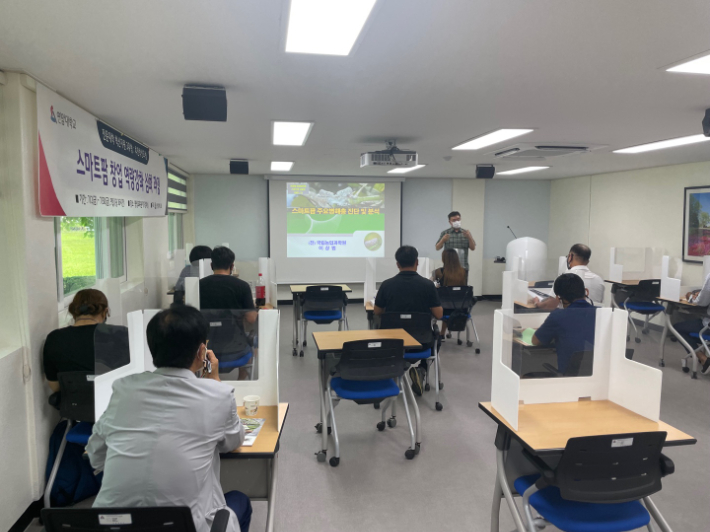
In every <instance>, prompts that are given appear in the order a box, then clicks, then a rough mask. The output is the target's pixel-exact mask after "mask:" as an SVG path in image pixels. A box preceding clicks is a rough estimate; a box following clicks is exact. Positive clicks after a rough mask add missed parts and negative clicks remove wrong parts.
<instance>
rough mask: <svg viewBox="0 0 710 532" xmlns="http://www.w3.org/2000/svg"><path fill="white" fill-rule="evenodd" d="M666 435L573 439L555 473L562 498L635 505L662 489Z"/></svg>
mask: <svg viewBox="0 0 710 532" xmlns="http://www.w3.org/2000/svg"><path fill="white" fill-rule="evenodd" d="M665 440H666V433H665V432H637V433H632V434H614V435H606V436H588V437H584V438H570V439H569V440H568V441H567V446H566V447H565V450H564V453H562V458H561V459H560V462H559V464H558V465H557V468H556V470H555V482H554V483H555V485H556V486H557V487H558V488H559V489H560V494H561V495H562V498H564V499H568V500H572V501H580V502H594V503H620V502H628V501H635V500H638V499H640V498H642V497H646V496H648V495H651V494H653V493H656V492H657V491H660V489H661V477H662V476H663V472H662V470H661V464H660V459H661V450H662V449H663V443H664V442H665Z"/></svg>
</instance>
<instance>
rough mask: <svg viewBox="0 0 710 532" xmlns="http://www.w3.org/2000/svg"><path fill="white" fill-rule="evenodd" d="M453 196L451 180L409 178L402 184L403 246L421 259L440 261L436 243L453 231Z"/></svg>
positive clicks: (439, 252)
mask: <svg viewBox="0 0 710 532" xmlns="http://www.w3.org/2000/svg"><path fill="white" fill-rule="evenodd" d="M452 194H453V181H452V180H451V179H407V180H406V181H405V182H404V183H402V244H408V245H410V246H414V247H416V248H417V250H418V251H419V254H420V255H421V256H423V257H430V258H432V259H435V262H437V263H438V262H440V258H441V251H436V243H437V241H438V240H439V235H440V234H441V232H442V231H443V230H444V229H448V228H449V222H448V219H447V215H448V214H449V213H450V212H451V211H452V210H453V209H452V207H451V205H452ZM466 227H468V226H466Z"/></svg>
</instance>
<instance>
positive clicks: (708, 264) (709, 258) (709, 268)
mask: <svg viewBox="0 0 710 532" xmlns="http://www.w3.org/2000/svg"><path fill="white" fill-rule="evenodd" d="M708 275H710V255H705V256H704V257H703V280H702V282H701V283H700V286H702V285H703V284H705V279H707V278H708Z"/></svg>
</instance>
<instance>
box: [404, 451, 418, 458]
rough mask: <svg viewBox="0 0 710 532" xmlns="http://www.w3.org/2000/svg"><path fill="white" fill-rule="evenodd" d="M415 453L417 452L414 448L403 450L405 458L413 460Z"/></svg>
mask: <svg viewBox="0 0 710 532" xmlns="http://www.w3.org/2000/svg"><path fill="white" fill-rule="evenodd" d="M416 455H417V453H416V452H415V451H414V449H407V450H406V451H404V456H406V457H407V460H413V459H414V457H415V456H416Z"/></svg>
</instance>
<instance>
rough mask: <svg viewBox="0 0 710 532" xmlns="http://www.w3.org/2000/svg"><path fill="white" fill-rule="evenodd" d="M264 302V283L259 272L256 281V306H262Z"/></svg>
mask: <svg viewBox="0 0 710 532" xmlns="http://www.w3.org/2000/svg"><path fill="white" fill-rule="evenodd" d="M265 304H266V285H264V278H263V277H262V274H259V280H258V281H257V282H256V306H257V307H263V306H264V305H265Z"/></svg>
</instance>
